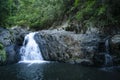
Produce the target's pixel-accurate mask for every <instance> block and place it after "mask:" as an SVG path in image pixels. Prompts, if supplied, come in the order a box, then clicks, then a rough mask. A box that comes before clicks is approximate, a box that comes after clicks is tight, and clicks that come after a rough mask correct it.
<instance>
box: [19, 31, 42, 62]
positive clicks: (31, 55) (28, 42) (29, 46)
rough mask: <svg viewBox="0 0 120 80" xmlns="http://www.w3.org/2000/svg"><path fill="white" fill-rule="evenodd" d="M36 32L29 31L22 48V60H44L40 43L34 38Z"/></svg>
mask: <svg viewBox="0 0 120 80" xmlns="http://www.w3.org/2000/svg"><path fill="white" fill-rule="evenodd" d="M35 34H36V33H35V32H33V33H29V34H28V35H26V36H25V38H24V42H23V46H22V47H21V49H20V54H21V61H29V62H32V61H43V57H42V55H41V52H40V49H39V47H38V44H37V43H36V41H35V40H34V35H35Z"/></svg>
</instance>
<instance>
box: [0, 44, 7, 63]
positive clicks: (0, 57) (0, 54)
mask: <svg viewBox="0 0 120 80" xmlns="http://www.w3.org/2000/svg"><path fill="white" fill-rule="evenodd" d="M4 61H6V52H5V50H4V46H3V45H2V44H0V62H4Z"/></svg>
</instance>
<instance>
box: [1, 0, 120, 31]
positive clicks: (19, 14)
mask: <svg viewBox="0 0 120 80" xmlns="http://www.w3.org/2000/svg"><path fill="white" fill-rule="evenodd" d="M64 19H65V20H67V21H69V22H71V21H73V20H75V21H76V22H78V23H79V24H81V25H83V26H84V27H89V26H90V25H91V24H92V25H93V26H95V27H105V26H110V25H119V24H120V0H0V26H3V27H12V26H16V25H18V26H23V27H24V26H29V27H30V28H34V29H47V28H50V27H51V26H52V25H53V24H54V23H58V22H61V21H63V20H64Z"/></svg>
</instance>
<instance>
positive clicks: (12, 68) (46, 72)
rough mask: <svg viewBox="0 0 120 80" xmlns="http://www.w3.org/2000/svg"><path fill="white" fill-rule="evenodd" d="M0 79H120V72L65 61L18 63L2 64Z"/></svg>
mask: <svg viewBox="0 0 120 80" xmlns="http://www.w3.org/2000/svg"><path fill="white" fill-rule="evenodd" d="M0 80H120V73H119V72H110V71H104V70H101V69H99V68H93V67H85V66H84V67H83V66H80V65H72V64H65V63H41V64H40V63H39V64H38V63H33V64H32V63H17V64H14V65H8V66H1V67H0Z"/></svg>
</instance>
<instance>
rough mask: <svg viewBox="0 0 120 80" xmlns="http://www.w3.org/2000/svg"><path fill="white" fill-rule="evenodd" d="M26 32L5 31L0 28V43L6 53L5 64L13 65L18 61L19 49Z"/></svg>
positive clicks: (19, 30) (21, 30)
mask: <svg viewBox="0 0 120 80" xmlns="http://www.w3.org/2000/svg"><path fill="white" fill-rule="evenodd" d="M24 34H26V31H25V30H24V29H21V28H16V29H5V28H1V27H0V43H1V44H2V45H3V46H4V50H5V51H6V61H5V63H7V64H11V63H15V62H17V61H18V60H19V59H20V56H19V49H20V46H21V45H22V42H23V39H24V36H25V35H24Z"/></svg>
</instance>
